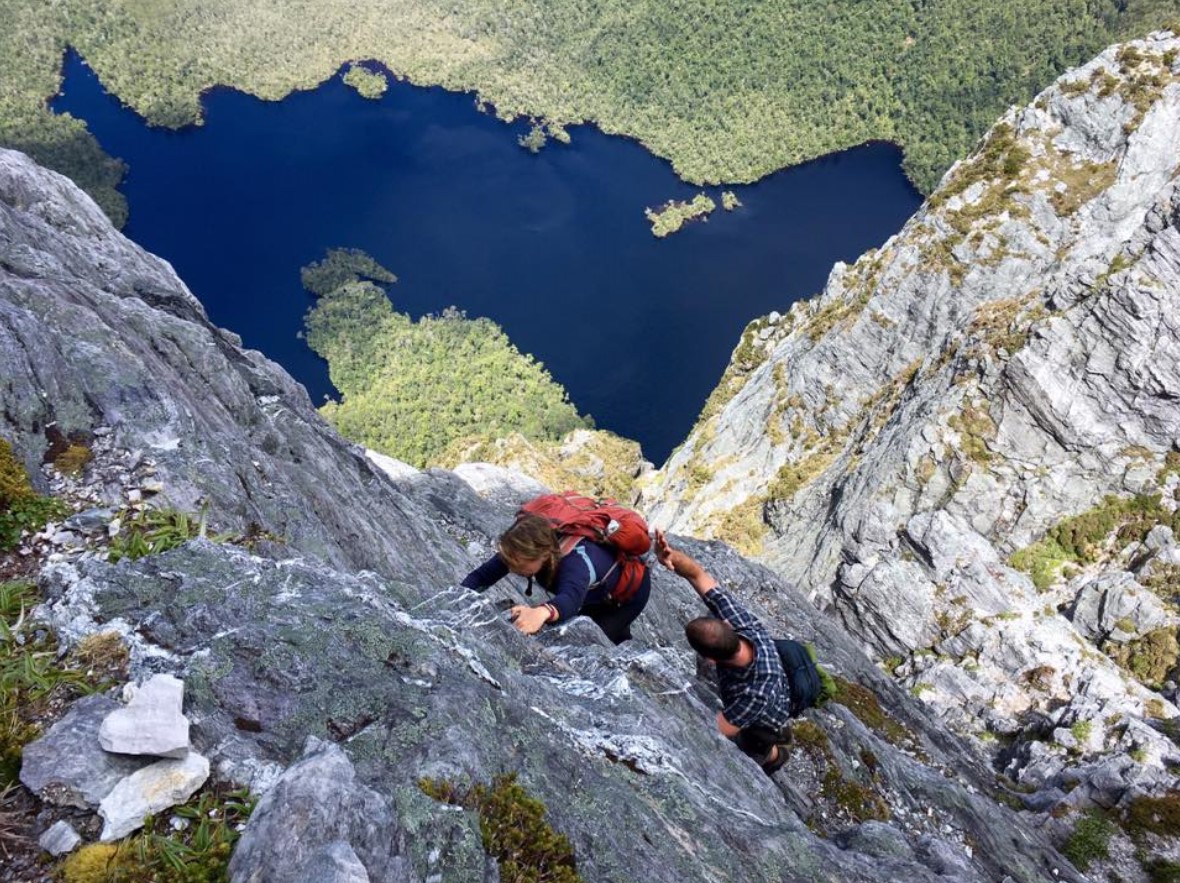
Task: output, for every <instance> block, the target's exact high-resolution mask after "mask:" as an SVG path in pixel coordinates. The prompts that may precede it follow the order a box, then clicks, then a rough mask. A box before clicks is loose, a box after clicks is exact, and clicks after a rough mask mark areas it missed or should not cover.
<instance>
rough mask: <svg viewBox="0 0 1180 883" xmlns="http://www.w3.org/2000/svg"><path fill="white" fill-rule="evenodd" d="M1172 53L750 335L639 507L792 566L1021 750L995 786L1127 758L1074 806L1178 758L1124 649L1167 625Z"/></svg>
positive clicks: (1084, 91)
mask: <svg viewBox="0 0 1180 883" xmlns="http://www.w3.org/2000/svg"><path fill="white" fill-rule="evenodd" d="M1178 58H1180V39H1177V38H1176V36H1175V35H1173V34H1170V33H1167V32H1164V33H1159V34H1155V35H1153V36H1151V37H1149V38H1148V39H1146V40H1142V41H1137V42H1134V43H1130V44H1126V45H1124V46H1116V47H1111V48H1110V49H1109V50H1107V51H1106V52H1104V53H1103V54H1102V55H1101V56H1100V57H1098V58H1097V59H1095V60H1094V61H1093V62H1091V63H1090V64H1088V65H1086V66H1085V67H1083V68H1080V69H1078V70H1076V71H1072V72H1070V73H1068V74H1066V75H1065V76H1063V77H1062V78H1061V79H1060V80H1059V81H1058V82H1057V83H1056V84H1055V85H1054V86H1052V87H1051V88H1049V89H1047V90H1046V91H1045V92H1044V93H1042V94H1041V95H1040V96H1038V97H1037V99H1036V100H1035V101H1034V102H1033V103H1032V105H1031V106H1029V107H1026V108H1020V109H1013V110H1012V111H1010V112H1009V113H1008V114H1007V115H1005V117H1004V118H1003V119H1002V120H1001V121H1000V122H999V123H998V124H997V125H996V127H995V128H993V130H992V131H991V132H990V133H989V134H988V135H987V137H986V138H985V139H984V140H983V141H982V142H981V144H980V147H979V149H978V151H977V152H976V153H975V154H974V155H973V156H971V157H969V158H968V159H966V160H964V161H962V162H961V163H959V164H957V165H956V166H955V167H954V168H952V169H951V170H950V171H949V172H948V173H947V175H946V177H945V178H944V179H943V182H942V184H941V186H940V188H939V189H938V190H937V191H936V192H935V193H934V194H933V195H932V197H931V198H930V200H929V201H928V202H927V203H926V204H925V206H923V208H922V209H921V210H920V211H919V212H918V213H917V214H916V215H915V216H914V217H913V218H912V219H911V220H910V221H909V222H908V223H907V224H906V225H905V227H904V228H903V229H902V231H901V232H900V233H899V234H897V235H896V236H895V237H893V238H892V239H890V240H889V241H888V242H887V243H886V244H885V245H884V246H883V247H882V248H880V249H879V250H876V251H873V252H870V253H868V254H866V255H864V256H863V257H862V258H861V259H860V260H859V261H857V262H856V263H855V264H854V265H852V266H846V265H842V264H840V265H837V266H836V268H835V269H834V270H833V271H832V274H831V276H830V278H829V280H828V283H827V286H826V288H825V290H824V291H823V293H822V294H820V295H819V296H818V297H817V298H815V299H814V300H812V301H809V302H806V303H799V304H796V305H795V306H794V307H793V308H792V309H791V311H790V312H789V313H788V314H787V315H785V316H784V315H779V314H773V315H772V316H770V317H767V318H765V319H761V320H758V321H756V322H754V323H752V324H751V326H750V327H749V328H748V329H747V330H746V332H745V334H744V336H743V339H742V341H741V343H740V345H739V346H738V348H737V349H736V350H735V352H734V357H733V361H732V363H731V365H730V368H729V370H728V371H727V372H726V376H725V377H724V378H723V381H722V385H721V386H720V387H719V388H718V390H717V391H716V392H715V393H714V395H713V397H712V398H711V399H710V402H709V404H708V406H707V407H706V411H705V412H704V413H703V414H702V416H701V420H700V421H699V423H698V426H697V427H696V429H695V430H694V431H693V433H692V435H691V437H690V438H689V439H688V440H687V442H686V443H685V444H684V446H683V447H682V448H680V449H679V450H678V451H677V453H676V454H675V455H674V456H673V457H672V458H671V459H670V460H669V462H668V464H667V465H666V466H665V467H664V469H663V470H662V471H661V473H660V474H658V475H657V476H656V477H655V478H654V479H653V480H651V481H649V483H648V486H647V487H646V489H645V491H644V498H643V502H644V505H645V506H646V510H647V511H648V513H649V514H650V515H651V516H652V517H653V520H655V521H656V522H657V523H659V524H661V525H664V526H666V527H669V528H671V529H675V530H678V531H683V532H687V533H692V534H695V535H698V536H704V537H714V536H715V537H723V538H727V539H730V540H731V541H734V542H736V543H738V544H739V545H741V546H742V548H744V549H746V550H747V551H750V552H754V553H756V554H757V555H758V557H759V558H760V560H762V561H764V562H766V563H768V564H769V565H770V566H771V567H772V568H773V569H775V570H776V571H777V572H778V573H780V574H782V575H784V576H785V577H786V578H788V579H790V580H794V581H796V582H797V583H798V584H799V585H800V586H801V587H802V588H804V589H805V591H806V592H807V593H808V594H809V596H810V597H811V598H812V599H813V601H814V602H815V603H816V604H817V605H818V606H820V607H821V608H824V609H827V610H829V611H830V612H831V613H833V614H834V615H836V616H838V617H839V618H840V619H841V621H842V622H843V623H844V624H845V626H846V627H847V628H848V630H849V631H850V632H851V633H852V634H854V635H856V636H857V637H859V638H860V639H861V640H862V641H864V643H865V644H866V645H867V646H869V647H871V648H872V650H873V651H874V653H875V654H876V656H877V658H878V659H880V660H882V661H883V662H886V663H887V664H888V666H889V668H890V669H891V670H892V671H894V672H895V674H896V675H897V676H898V677H899V678H900V679H901V680H902V681H903V683H905V684H906V685H907V686H909V687H910V688H911V689H913V690H914V691H915V692H919V693H921V695H922V698H923V700H925V701H926V702H927V703H929V704H930V705H931V706H932V707H933V708H936V709H938V711H939V712H940V713H941V714H942V715H944V717H945V719H947V720H948V721H951V722H953V723H954V724H955V725H956V726H958V727H959V728H960V729H961V730H962V731H964V732H970V733H975V734H979V735H982V736H984V737H986V738H987V739H994V738H995V737H997V736H999V737H1000V738H1002V739H1011V738H1014V737H1020V736H1021V734H1023V735H1024V737H1027V738H1029V739H1032V740H1033V742H1032V744H1028V745H1022V746H1021V747H1017V748H1014V749H1010V750H1009V751H1007V752H1005V753H1003V754H1001V755H999V762H1000V764H1001V766H1002V767H1003V768H1005V769H1006V770H1007V771H1008V772H1009V773H1010V774H1012V775H1014V776H1017V777H1025V778H1027V779H1028V780H1029V781H1030V782H1032V783H1034V784H1037V785H1043V784H1044V783H1046V782H1048V781H1052V780H1054V778H1055V777H1056V782H1057V784H1060V785H1063V786H1064V785H1065V784H1066V783H1065V781H1064V780H1063V778H1062V777H1065V778H1071V777H1072V778H1071V780H1072V781H1073V783H1074V784H1076V782H1077V781H1078V780H1077V778H1076V777H1075V774H1074V773H1069V774H1066V773H1065V772H1064V770H1065V769H1067V768H1070V767H1074V766H1075V765H1079V767H1080V768H1086V767H1087V765H1088V764H1091V763H1095V764H1099V765H1102V764H1104V763H1107V762H1108V761H1110V762H1111V763H1114V762H1117V763H1118V764H1119V773H1118V774H1117V775H1109V776H1108V775H1095V776H1094V777H1091V778H1090V779H1087V780H1086V781H1088V782H1090V783H1091V785H1092V786H1093V788H1092V789H1085V788H1084V789H1081V790H1080V791H1077V790H1075V792H1073V793H1074V802H1075V803H1077V804H1079V805H1084V804H1085V803H1086V800H1087V798H1086V796H1084V795H1087V794H1088V795H1089V797H1090V798H1093V799H1095V800H1097V801H1098V802H1100V803H1103V804H1115V803H1119V801H1123V803H1122V804H1121V805H1125V803H1126V801H1127V800H1129V799H1130V798H1131V797H1132V796H1133V795H1135V794H1144V793H1160V792H1161V791H1163V790H1166V789H1169V788H1175V787H1176V780H1175V777H1174V775H1173V774H1172V772H1171V771H1170V770H1169V768H1168V764H1170V763H1171V762H1172V761H1165V762H1163V763H1157V762H1155V761H1148V760H1146V758H1149V757H1154V756H1155V754H1154V752H1155V750H1156V749H1154V748H1152V749H1148V748H1147V747H1146V744H1147V742H1150V743H1152V744H1155V743H1156V742H1157V741H1158V740H1162V742H1163V743H1166V744H1163V745H1160V746H1158V747H1159V749H1160V750H1162V751H1163V753H1164V754H1165V755H1167V756H1169V757H1174V756H1175V755H1176V748H1175V745H1174V744H1172V743H1171V742H1170V741H1169V740H1168V739H1167V738H1165V737H1163V736H1161V735H1160V732H1159V730H1160V727H1161V724H1160V721H1161V719H1169V720H1174V719H1175V718H1176V716H1177V714H1178V713H1180V712H1178V711H1177V709H1176V707H1175V706H1174V705H1173V704H1172V703H1173V701H1174V700H1175V668H1174V666H1175V664H1176V660H1175V658H1174V657H1175V654H1174V652H1173V653H1172V659H1171V662H1170V664H1169V662H1168V660H1167V658H1166V656H1167V654H1166V651H1162V652H1161V654H1159V655H1161V656H1163V657H1164V658H1163V659H1162V660H1160V659H1158V658H1157V659H1156V662H1158V663H1159V664H1158V665H1157V667H1156V669H1155V674H1152V675H1151V676H1141V678H1140V680H1141V681H1142V682H1139V681H1137V680H1136V678H1135V677H1134V676H1133V675H1134V673H1136V672H1137V671H1140V670H1141V669H1143V668H1145V667H1146V664H1144V665H1143V666H1137V665H1136V664H1135V663H1134V662H1132V661H1129V660H1132V659H1133V658H1134V654H1135V652H1136V651H1135V650H1134V649H1123V650H1120V649H1119V647H1117V646H1114V645H1117V644H1127V642H1131V641H1134V640H1146V639H1147V635H1148V634H1151V635H1153V636H1154V637H1153V639H1152V640H1156V641H1157V646H1163V645H1165V644H1167V635H1166V633H1170V634H1171V635H1173V636H1174V634H1175V630H1176V627H1177V624H1178V622H1180V618H1178V617H1177V615H1176V610H1177V608H1176V603H1177V600H1178V598H1177V586H1178V585H1180V583H1177V581H1176V580H1175V572H1176V571H1175V570H1174V565H1173V564H1171V559H1170V558H1169V556H1170V554H1171V553H1169V552H1166V551H1164V550H1165V549H1166V548H1168V547H1170V546H1171V545H1172V544H1173V543H1174V540H1173V537H1172V533H1173V529H1174V528H1175V526H1176V524H1177V518H1176V515H1175V513H1176V509H1177V502H1176V499H1177V497H1176V494H1177V481H1178V476H1177V472H1178V471H1180V459H1177V458H1178V454H1177V451H1180V405H1178V402H1180V323H1178V321H1177V316H1180V188H1178V185H1177V175H1178V173H1180V150H1178V149H1177V145H1180V63H1178ZM1079 516H1080V517H1079ZM1071 519H1072V520H1071ZM1153 526H1154V530H1151V528H1153ZM1149 530H1150V533H1149ZM1145 535H1146V537H1153V538H1154V539H1151V540H1148V539H1147V538H1146V537H1145ZM1017 552H1021V554H1020V555H1017V556H1015V557H1013V555H1014V553H1017ZM1013 565H1019V567H1017V566H1013ZM1020 568H1023V569H1020ZM1153 574H1154V576H1153ZM1030 577H1031V578H1030ZM1144 583H1148V584H1151V585H1152V586H1154V588H1152V589H1148V588H1145V587H1144ZM1160 630H1163V631H1164V632H1165V634H1164V635H1163V636H1162V637H1161V636H1160ZM1171 642H1172V643H1171V644H1170V645H1167V646H1170V647H1173V648H1174V646H1175V639H1174V637H1172V638H1171ZM1096 649H1101V650H1103V651H1106V655H1104V654H1103V653H1098V652H1095V651H1096ZM1146 652H1147V651H1146V650H1142V651H1141V656H1142V655H1143V654H1144V653H1146ZM1116 659H1117V660H1118V661H1120V662H1122V663H1123V664H1124V666H1125V668H1122V669H1120V668H1119V667H1118V666H1117V665H1116V663H1115V661H1114V660H1116ZM1169 668H1171V673H1170V674H1169ZM1071 732H1085V733H1086V734H1087V736H1086V738H1084V739H1070V738H1069V737H1068V735H1067V734H1069V733H1071ZM1147 732H1151V733H1154V734H1155V736H1154V737H1147V740H1146V742H1144V743H1140V742H1139V741H1138V740H1139V739H1140V738H1143V737H1144V736H1145V734H1146V733H1147ZM1017 741H1018V742H1021V741H1022V740H1021V739H1019V738H1018V740H1017ZM1131 745H1138V746H1140V747H1139V748H1136V749H1133V750H1132V756H1133V757H1139V758H1143V759H1144V760H1143V761H1142V762H1139V761H1133V760H1130V759H1128V758H1127V757H1126V752H1127V751H1128V750H1129V749H1130V746H1131ZM1169 745H1170V747H1168V746H1169ZM1034 756H1035V760H1034V759H1033V757H1034ZM1050 759H1052V760H1051V761H1050ZM1050 770H1051V771H1052V772H1050ZM1083 778H1084V777H1083ZM1102 783H1105V784H1102ZM1071 787H1072V786H1071ZM1099 792H1101V796H1100V797H1099V796H1097V795H1098V793H1099Z"/></svg>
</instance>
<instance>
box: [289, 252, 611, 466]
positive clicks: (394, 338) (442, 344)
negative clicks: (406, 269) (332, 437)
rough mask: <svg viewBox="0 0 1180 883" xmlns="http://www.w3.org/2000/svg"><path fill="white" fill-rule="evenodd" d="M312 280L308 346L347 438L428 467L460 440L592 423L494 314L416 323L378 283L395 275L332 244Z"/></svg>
mask: <svg viewBox="0 0 1180 883" xmlns="http://www.w3.org/2000/svg"><path fill="white" fill-rule="evenodd" d="M303 280H304V286H305V287H307V289H308V290H309V291H311V292H312V293H313V294H319V295H320V297H319V299H318V300H317V301H316V304H315V306H314V307H313V308H312V309H311V310H310V311H309V312H308V314H307V318H306V325H307V342H308V345H310V346H311V348H312V349H313V350H315V352H317V353H318V354H319V355H321V356H323V357H324V358H325V359H327V361H328V373H329V376H330V377H331V378H332V383H334V384H335V385H336V388H337V389H338V390H340V393H341V401H340V402H339V403H337V402H329V403H327V404H325V405H324V406H323V407H322V408H321V409H320V413H322V414H323V415H324V417H325V418H326V419H327V420H328V421H329V422H330V423H332V424H333V425H334V426H335V427H336V428H337V429H338V430H339V431H340V433H341V434H342V435H344V436H346V437H347V438H350V439H353V440H354V441H357V442H360V443H361V444H363V445H365V446H366V447H368V448H371V449H373V450H375V451H380V452H381V453H383V454H388V455H389V456H391V457H397V458H398V459H400V460H404V461H406V462H407V463H411V464H413V465H414V466H419V467H422V466H426V465H429V464H432V463H434V462H436V461H437V460H438V458H439V455H441V454H442V453H443V451H444V450H445V449H446V448H447V447H448V446H449V445H450V444H451V443H452V442H453V441H455V440H456V439H468V440H475V439H484V440H488V441H491V440H494V439H497V438H501V437H504V436H507V435H509V434H511V433H514V432H515V433H520V434H521V435H523V436H524V437H526V438H529V439H536V440H542V441H544V440H555V439H558V438H560V437H561V436H563V435H564V434H565V433H567V432H569V431H570V430H571V429H579V428H582V427H586V428H590V427H592V426H593V421H591V420H590V419H589V418H587V417H579V416H578V413H577V411H576V410H575V409H574V406H573V405H572V404H570V402H569V399H568V398H567V397H566V393H565V391H564V390H563V389H562V388H561V386H559V385H558V384H557V383H556V382H555V381H554V380H553V378H552V377H551V376H550V375H549V372H548V371H546V370H545V367H544V366H543V365H542V364H540V363H539V362H537V361H536V360H534V359H533V357H532V356H529V355H525V354H522V353H521V352H520V351H519V350H517V349H516V347H514V346H513V345H512V343H511V341H509V340H508V338H507V336H506V335H505V334H504V332H503V331H502V330H501V329H500V327H499V326H498V325H496V323H494V322H492V321H491V320H490V319H467V318H465V317H464V316H463V314H462V313H460V312H458V311H455V310H449V311H446V312H444V313H443V315H441V316H425V317H423V318H422V319H420V320H419V321H417V322H414V321H412V320H411V319H410V317H409V316H406V315H404V314H402V313H397V312H395V311H394V309H393V306H392V305H391V304H390V302H389V298H388V297H387V296H386V295H385V292H384V291H383V290H382V289H381V288H380V287H378V286H377V285H375V284H373V282H372V281H369V280H376V281H381V282H391V281H393V274H392V273H389V272H388V271H387V270H385V269H384V268H382V267H381V266H380V265H379V264H377V263H376V262H375V261H373V260H372V259H371V258H369V257H368V256H367V255H365V254H364V253H363V252H358V251H351V250H343V249H340V250H335V251H331V252H329V253H328V257H327V259H325V260H324V261H322V262H319V263H316V264H312V265H311V266H309V267H307V268H305V269H304V272H303Z"/></svg>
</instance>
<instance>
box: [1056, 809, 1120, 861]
mask: <svg viewBox="0 0 1180 883" xmlns="http://www.w3.org/2000/svg"><path fill="white" fill-rule="evenodd" d="M1114 832H1115V827H1114V823H1112V822H1111V821H1110V819H1108V818H1106V816H1104V815H1102V814H1101V813H1099V812H1092V813H1088V814H1087V815H1084V816H1082V818H1081V819H1079V820H1078V823H1077V824H1076V825H1075V826H1074V829H1073V833H1072V834H1070V835H1069V839H1068V840H1066V841H1065V843H1064V844H1063V845H1062V847H1061V854H1062V855H1064V856H1065V857H1066V858H1068V859H1069V860H1070V861H1071V862H1073V863H1074V864H1075V865H1076V866H1077V868H1078V870H1079V871H1085V870H1086V869H1087V868H1088V867H1090V862H1092V861H1095V860H1096V859H1103V858H1106V857H1107V856H1108V855H1110V838H1111V837H1113V836H1114Z"/></svg>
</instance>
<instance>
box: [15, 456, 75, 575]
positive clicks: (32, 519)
mask: <svg viewBox="0 0 1180 883" xmlns="http://www.w3.org/2000/svg"><path fill="white" fill-rule="evenodd" d="M68 511H69V510H68V509H67V508H66V506H65V504H64V503H62V502H61V501H59V500H54V499H52V498H50V497H42V496H40V495H39V494H37V493H36V492H35V491H34V490H33V486H32V485H31V484H30V483H29V474H28V473H27V472H26V471H25V467H24V465H23V464H22V463H21V462H20V460H18V459H17V457H16V455H15V454H14V453H13V450H12V445H10V444H9V443H8V442H6V441H5V440H4V439H2V438H0V553H2V552H10V551H12V550H13V549H15V548H16V546H17V544H18V543H19V542H20V538H21V534H23V533H24V532H25V531H33V530H37V529H39V528H41V527H42V526H44V524H45V523H46V522H47V521H51V520H53V519H54V518H62V517H64V516H65V515H66V513H67V512H68Z"/></svg>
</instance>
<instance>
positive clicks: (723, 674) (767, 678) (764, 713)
mask: <svg viewBox="0 0 1180 883" xmlns="http://www.w3.org/2000/svg"><path fill="white" fill-rule="evenodd" d="M704 601H705V604H707V605H708V607H709V610H711V611H712V612H713V615H714V616H716V617H718V618H719V619H724V620H725V621H726V622H728V623H729V624H730V625H731V626H733V630H734V631H735V632H737V633H738V634H739V635H740V636H741V637H743V638H745V639H746V640H747V641H749V642H750V643H751V644H752V645H753V646H754V661H753V662H752V663H750V664H749V665H747V666H745V667H744V668H733V667H732V666H729V665H718V666H717V685H718V687H719V688H720V690H721V701H722V702H724V703H725V707H724V708H723V709H722V713H723V714H724V715H725V719H726V720H727V721H729V722H730V723H731V724H733V725H734V726H735V727H742V728H745V727H749V726H753V725H754V724H761V725H762V726H764V727H770V728H771V729H781V728H783V727H785V726H786V725H787V721H789V720H790V718H791V688H790V686H789V685H788V683H787V676H786V674H784V673H783V664H782V660H780V659H779V655H778V650H777V649H776V648H775V646H774V639H773V638H771V637H770V632H768V631H767V630H766V627H765V626H764V625H762V623H761V622H759V621H758V617H756V616H754V615H753V614H752V613H750V612H749V611H748V610H746V608H745V607H743V606H742V605H741V604H739V603H738V602H737V601H736V600H734V599H733V598H731V597H730V596H729V595H728V594H726V593H725V592H724V591H722V590H721V589H719V588H714V589H710V590H709V591H708V592H706V593H705V596H704Z"/></svg>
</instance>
